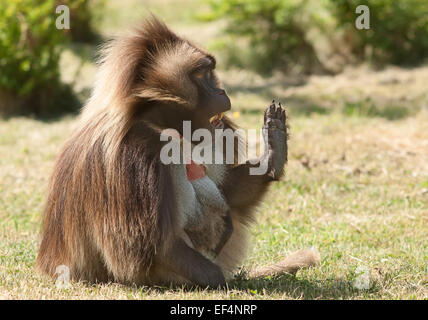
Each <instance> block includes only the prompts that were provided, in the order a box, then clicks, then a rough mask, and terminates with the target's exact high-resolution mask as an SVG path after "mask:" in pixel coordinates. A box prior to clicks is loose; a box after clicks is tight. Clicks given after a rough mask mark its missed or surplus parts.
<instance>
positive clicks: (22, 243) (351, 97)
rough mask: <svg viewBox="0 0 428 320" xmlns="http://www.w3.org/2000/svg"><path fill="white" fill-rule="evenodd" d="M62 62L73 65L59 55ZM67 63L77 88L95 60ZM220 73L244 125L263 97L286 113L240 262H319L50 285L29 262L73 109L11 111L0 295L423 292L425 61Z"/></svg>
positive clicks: (1, 165)
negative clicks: (284, 268) (282, 173)
mask: <svg viewBox="0 0 428 320" xmlns="http://www.w3.org/2000/svg"><path fill="white" fill-rule="evenodd" d="M122 2H124V3H125V4H126V3H131V4H132V3H133V2H132V1H122ZM122 2H121V3H122ZM161 2H162V1H161ZM169 2H171V1H169ZM124 6H125V5H124ZM125 7H126V6H125ZM185 7H186V8H187V7H188V6H187V5H186V6H185ZM154 8H155V10H154V11H156V10H161V8H162V6H159V7H156V6H155V7H154ZM108 10H112V11H115V10H119V9H117V8H116V9H114V8H111V7H108V8H107V12H108ZM123 10H125V9H123ZM129 12H130V11H128V12H124V13H123V16H125V17H126V19H125V18H120V15H119V18H117V17H115V18H116V20H115V22H108V24H110V25H114V26H116V25H117V26H122V25H124V23H123V22H121V20H120V19H124V20H126V21H128V16H127V14H128V13H129ZM160 12H161V11H160ZM161 13H162V12H161ZM110 16H111V14H110ZM178 16H179V17H184V16H185V15H184V16H180V15H178ZM112 19H113V18H112ZM168 19H169V20H171V22H172V24H173V25H177V27H178V29H179V30H181V31H182V32H183V33H184V34H187V35H192V34H194V33H195V32H194V27H193V25H192V24H194V22H192V23H188V22H187V20H186V19H184V21H185V22H180V21H181V20H179V19H177V18H172V17H170V18H167V21H169V20H168ZM114 23H116V25H115V24H114ZM203 28H205V25H201V26H199V27H198V30H201V29H203ZM112 29H114V28H112ZM204 30H205V31H201V32H200V35H199V36H200V38H197V39H196V40H201V41H200V42H201V43H204V44H205V45H207V44H208V43H207V42H206V41H207V40H205V39H206V34H205V32H206V33H211V32H212V30H213V28H212V25H210V24H209V25H207V27H206V29H204ZM207 30H208V31H207ZM65 59H66V62H67V61H68V62H70V63H75V64H74V65H79V62H78V60H79V57H78V55H76V54H74V53H73V52H71V51H69V52H67V53H66V54H65ZM67 59H68V60H67ZM65 65H68V64H67V63H64V66H65ZM70 68H71V69H65V68H63V71H64V70H66V71H65V72H66V73H73V75H76V76H77V77H79V81H75V82H76V83H77V84H79V86H80V87H78V88H77V90H82V92H87V91H88V86H90V84H91V83H92V77H93V75H92V72H93V70H94V67H93V65H91V63H90V62H85V65H84V67H83V68H81V70H78V67H76V68H75V69H73V67H70ZM75 70H78V72H75ZM65 78H67V75H65ZM220 78H221V79H223V80H224V83H225V86H226V88H227V89H228V91H229V92H230V96H231V100H232V105H233V106H234V107H233V109H234V110H235V111H238V113H236V114H235V116H236V121H237V122H238V123H239V124H240V125H241V126H243V127H244V128H260V126H261V124H262V112H263V109H264V107H265V106H266V105H267V104H268V103H269V101H270V100H271V99H272V98H273V97H275V98H280V99H282V100H283V101H285V102H286V103H287V105H288V107H289V110H290V114H291V116H290V126H291V140H290V142H289V154H290V157H289V158H290V159H289V164H288V166H287V174H286V177H285V179H284V180H283V181H281V182H279V183H276V184H274V185H273V186H272V188H271V190H270V192H269V194H268V195H267V198H266V200H265V201H264V202H263V204H262V205H261V206H260V208H259V210H258V215H257V216H258V219H257V224H255V225H254V227H253V228H252V230H251V233H252V236H253V240H252V247H251V250H250V251H249V255H248V258H247V259H246V260H245V262H244V265H243V267H244V269H246V270H248V269H251V268H253V267H255V266H259V265H264V264H268V263H271V262H273V261H277V260H279V259H281V257H283V256H284V255H286V254H287V253H289V252H291V251H294V250H298V249H301V248H305V247H310V246H314V247H316V248H318V250H319V251H320V253H321V256H322V263H321V265H319V266H317V267H315V268H312V269H307V270H301V271H299V272H298V273H297V275H296V276H283V277H280V278H277V279H262V280H245V279H243V278H242V277H238V278H237V279H236V280H235V281H234V282H232V283H231V284H230V286H229V289H228V290H221V291H218V290H202V289H199V290H186V289H183V288H178V289H171V288H148V287H140V288H137V287H126V286H121V285H118V284H107V285H88V284H85V283H72V286H71V287H70V288H68V289H59V288H56V286H55V282H54V280H52V279H50V278H47V277H45V276H43V275H41V274H38V273H36V272H35V270H34V261H35V258H36V255H37V250H38V243H39V238H38V231H39V217H40V214H41V212H42V210H43V201H44V199H45V197H46V189H47V181H48V178H49V174H50V171H51V169H52V166H53V162H54V160H55V157H56V155H57V154H58V152H59V148H60V147H61V145H62V144H63V142H64V140H65V139H66V138H67V136H68V135H69V133H70V132H71V130H72V126H73V124H74V123H75V118H74V117H73V116H65V117H63V118H60V119H56V120H53V121H52V120H51V121H49V122H47V121H43V120H41V119H33V118H22V117H15V118H9V119H4V120H0V299H1V298H6V299H212V298H215V299H216V298H218V299H427V298H428V267H427V261H428V227H427V226H428V131H427V130H426V126H427V123H428V111H427V102H426V101H427V95H426V91H425V89H424V88H425V84H426V82H427V81H428V72H427V68H426V67H425V68H424V67H421V68H417V69H413V70H406V69H387V70H385V71H379V72H374V71H369V70H366V69H364V68H363V69H357V70H350V71H348V72H345V73H343V74H341V75H338V76H335V77H331V76H329V77H320V76H313V77H310V78H308V79H305V81H304V82H303V83H298V84H293V83H290V82H289V79H284V77H283V76H279V75H277V76H274V77H272V78H269V79H265V78H262V77H260V76H258V75H256V74H253V73H250V72H246V71H243V70H224V69H221V70H220ZM379 79H381V80H382V81H380V80H379ZM388 79H393V80H394V81H388ZM397 79H398V80H397ZM378 80H379V81H378ZM82 83H83V84H84V85H82ZM397 83H398V84H397ZM367 84H370V85H369V86H367ZM367 99H369V100H367ZM403 110H404V111H403ZM243 192H245V190H243ZM360 267H363V268H366V270H367V273H368V274H369V276H370V287H369V288H368V289H367V290H360V289H357V288H356V287H355V286H354V282H355V280H356V279H357V278H358V274H357V273H358V269H359V268H360Z"/></svg>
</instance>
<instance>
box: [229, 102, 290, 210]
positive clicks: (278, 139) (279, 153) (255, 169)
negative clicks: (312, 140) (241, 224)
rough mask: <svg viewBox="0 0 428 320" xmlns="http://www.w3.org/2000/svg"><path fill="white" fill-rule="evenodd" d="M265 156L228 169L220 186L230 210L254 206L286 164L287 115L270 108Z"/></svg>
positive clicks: (282, 111) (266, 113) (280, 108)
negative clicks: (253, 161) (252, 162)
mask: <svg viewBox="0 0 428 320" xmlns="http://www.w3.org/2000/svg"><path fill="white" fill-rule="evenodd" d="M263 135H264V140H265V153H264V155H263V156H262V157H261V158H260V159H259V160H258V161H257V162H256V163H255V164H251V163H250V162H248V161H247V162H246V163H244V164H240V165H238V166H235V167H232V168H230V169H229V172H228V175H227V177H226V181H225V182H224V183H223V185H222V189H223V193H224V195H225V197H226V198H227V200H228V204H229V206H230V207H231V208H238V209H241V210H242V209H244V210H243V211H245V209H246V208H249V207H251V206H253V205H255V204H256V203H257V202H258V201H259V200H260V199H261V197H262V196H263V194H264V193H265V192H266V190H267V187H268V185H269V183H270V182H272V181H275V180H279V179H280V178H281V176H282V175H283V170H284V165H285V163H286V162H287V126H286V111H285V109H283V108H282V107H281V104H279V106H278V108H277V107H276V106H275V103H274V102H273V101H272V104H271V105H270V106H269V107H268V108H267V109H266V111H265V114H264V126H263Z"/></svg>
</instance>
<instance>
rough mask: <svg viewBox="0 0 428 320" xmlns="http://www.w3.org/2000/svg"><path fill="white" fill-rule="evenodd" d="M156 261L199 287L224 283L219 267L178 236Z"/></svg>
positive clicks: (212, 286)
mask: <svg viewBox="0 0 428 320" xmlns="http://www.w3.org/2000/svg"><path fill="white" fill-rule="evenodd" d="M157 263H158V264H160V265H162V266H163V269H165V270H169V271H170V272H172V273H174V274H177V275H179V276H180V277H182V278H185V279H187V280H189V281H190V282H191V283H193V284H196V285H199V286H201V287H211V288H217V287H221V286H224V285H225V284H226V280H225V278H224V275H223V272H222V270H221V269H220V267H219V266H217V265H216V264H214V263H213V262H211V261H210V260H208V259H207V258H205V257H204V256H203V255H202V254H200V253H199V252H197V251H195V250H194V249H192V248H190V247H189V246H188V245H187V244H186V243H185V242H184V241H183V240H182V239H180V238H178V239H177V240H176V241H174V243H173V244H172V246H171V247H170V248H169V250H168V251H167V252H166V253H165V254H163V255H162V256H161V257H158V258H157Z"/></svg>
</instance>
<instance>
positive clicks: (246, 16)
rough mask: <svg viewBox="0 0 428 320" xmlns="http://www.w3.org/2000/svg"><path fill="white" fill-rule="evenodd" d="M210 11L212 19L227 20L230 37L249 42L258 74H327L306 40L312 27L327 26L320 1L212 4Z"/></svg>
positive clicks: (249, 0)
mask: <svg viewBox="0 0 428 320" xmlns="http://www.w3.org/2000/svg"><path fill="white" fill-rule="evenodd" d="M211 8H212V16H210V17H209V18H211V19H217V18H221V17H225V18H226V20H227V22H228V27H227V32H228V33H229V34H232V35H237V36H243V37H245V38H247V39H249V42H250V48H251V56H252V57H251V64H252V66H253V67H255V68H256V69H257V70H258V71H259V72H264V73H266V72H270V71H271V70H273V69H274V68H278V67H279V68H281V69H282V70H283V71H290V70H291V69H295V68H298V71H300V72H308V71H325V68H324V66H323V64H322V63H321V62H320V61H319V59H318V56H317V54H316V52H315V48H314V45H313V43H312V42H311V41H310V40H309V39H308V37H307V31H308V29H309V28H310V27H311V25H312V26H313V25H317V26H318V27H319V28H321V29H322V28H323V25H324V24H325V18H326V17H325V16H324V15H323V12H320V10H319V9H320V8H321V9H322V7H320V5H319V2H318V1H312V0H265V1H259V0H211ZM235 52H236V51H235ZM233 58H235V59H239V57H237V56H235V57H233Z"/></svg>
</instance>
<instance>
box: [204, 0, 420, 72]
mask: <svg viewBox="0 0 428 320" xmlns="http://www.w3.org/2000/svg"><path fill="white" fill-rule="evenodd" d="M210 4H211V13H210V14H205V15H204V18H206V19H219V18H225V20H226V21H227V29H226V31H227V33H228V34H229V35H232V39H233V40H234V41H233V42H227V46H226V45H224V47H229V48H231V50H229V61H231V62H232V63H235V64H238V65H240V66H243V65H244V64H245V66H246V67H255V68H256V70H257V71H259V72H269V71H271V70H273V69H279V70H282V71H287V72H288V71H290V70H295V71H298V72H317V71H321V72H325V71H331V72H338V71H340V69H341V67H340V66H339V67H337V66H334V63H335V60H336V61H340V62H339V65H342V66H343V64H345V63H351V62H362V61H366V60H368V61H370V62H374V63H377V64H383V63H393V64H412V63H420V62H423V60H424V59H425V58H426V57H427V53H428V1H427V0H406V1H404V0H403V1H396V0H370V1H369V0H320V1H316V0H263V1H261V0H211V1H210ZM358 5H367V6H368V7H369V8H370V26H371V28H370V29H369V30H358V29H357V28H356V27H355V21H356V19H357V18H358V14H357V13H356V12H355V9H356V8H357V6H358ZM314 35H315V36H314ZM238 38H243V39H248V40H249V46H248V51H249V52H250V59H247V61H245V58H246V56H245V51H244V50H242V49H241V48H240V49H241V50H237V48H236V47H237V45H236V43H238V41H237V39H238ZM320 43H322V46H321V45H320Z"/></svg>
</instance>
